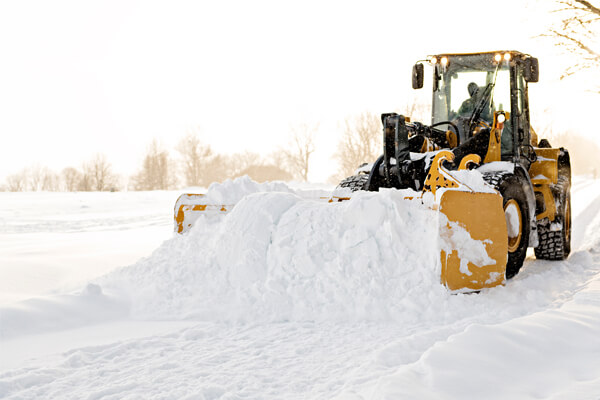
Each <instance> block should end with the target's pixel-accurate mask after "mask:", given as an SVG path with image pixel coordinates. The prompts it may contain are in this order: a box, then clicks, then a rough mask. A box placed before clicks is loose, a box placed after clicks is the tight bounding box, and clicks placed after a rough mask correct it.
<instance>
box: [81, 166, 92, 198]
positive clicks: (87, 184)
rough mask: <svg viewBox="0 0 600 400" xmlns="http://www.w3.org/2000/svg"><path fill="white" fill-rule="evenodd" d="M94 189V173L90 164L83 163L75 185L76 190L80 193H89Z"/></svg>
mask: <svg viewBox="0 0 600 400" xmlns="http://www.w3.org/2000/svg"><path fill="white" fill-rule="evenodd" d="M93 189H94V171H93V168H92V165H91V163H84V164H83V165H82V166H81V175H80V178H79V182H78V183H77V190H79V191H80V192H91V191H92V190H93Z"/></svg>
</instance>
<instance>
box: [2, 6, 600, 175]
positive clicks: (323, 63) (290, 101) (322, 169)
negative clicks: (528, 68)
mask: <svg viewBox="0 0 600 400" xmlns="http://www.w3.org/2000/svg"><path fill="white" fill-rule="evenodd" d="M544 6H545V5H544ZM540 8H542V4H541V2H534V1H529V2H528V3H527V6H526V7H523V6H522V5H521V2H520V1H517V0H511V1H508V2H505V3H503V4H502V7H498V6H493V5H482V4H481V3H480V2H477V1H466V0H463V1H459V2H452V4H449V3H448V2H429V3H427V4H425V2H422V4H404V3H401V2H398V3H392V2H389V3H388V2H369V3H368V4H367V3H364V4H360V3H355V2H341V1H339V2H327V3H325V2H317V1H315V2H311V1H308V2H306V1H304V2H301V3H291V4H288V3H285V4H284V3H282V2H252V3H249V2H242V1H238V2H234V3H231V2H227V3H222V2H192V1H190V2H175V3H173V2H169V3H167V2H142V1H119V2H117V1H110V2H100V1H98V2H80V1H61V2H52V3H48V2H42V1H31V2H30V1H27V2H12V3H8V2H5V3H3V4H2V5H0V37H2V39H0V50H1V52H2V55H3V61H4V62H3V65H2V68H1V71H2V72H1V73H0V110H2V111H1V113H2V118H0V132H1V135H2V138H3V146H2V150H1V152H0V180H4V178H5V177H6V176H7V175H10V174H13V173H16V172H18V171H20V170H21V169H23V168H25V167H28V166H31V165H34V164H39V165H42V166H47V167H49V168H51V169H53V170H55V171H56V172H59V171H60V170H61V169H62V168H64V167H68V166H74V167H79V166H80V165H81V164H82V163H83V162H85V161H88V160H89V159H91V157H92V156H93V155H94V154H95V153H104V154H106V156H107V158H108V161H109V162H110V163H111V164H112V166H113V170H114V172H116V173H119V174H122V175H124V176H130V175H132V174H133V173H135V172H136V171H137V170H138V169H139V167H140V166H141V162H142V158H143V156H144V152H145V150H146V147H147V146H148V145H149V143H150V142H151V141H152V139H153V138H157V139H159V140H160V141H161V142H162V143H163V144H164V145H165V147H167V148H168V149H169V151H170V154H171V155H172V156H175V155H176V153H175V150H174V146H175V145H176V143H177V142H178V141H179V140H180V139H181V138H182V137H183V136H184V135H185V134H186V132H187V131H188V130H190V129H198V130H199V132H200V135H201V138H202V139H203V141H204V142H206V143H208V144H210V145H211V147H212V148H213V150H215V151H216V152H218V153H233V152H241V151H244V150H247V151H252V152H256V153H259V154H261V155H263V156H266V155H267V154H269V153H271V152H273V151H274V150H276V149H277V148H278V147H280V146H283V145H285V144H286V142H287V141H288V138H289V134H290V128H291V126H293V125H295V124H300V123H308V124H314V123H319V131H318V134H317V141H316V145H317V150H316V152H315V154H314V158H313V161H312V165H311V172H310V174H309V178H310V180H311V181H313V182H319V181H324V180H325V179H327V177H329V176H330V175H332V174H333V173H335V172H336V163H335V161H334V160H333V159H332V156H333V154H334V150H335V148H336V145H337V141H338V139H339V137H340V135H341V133H342V128H341V124H342V122H343V121H344V119H345V118H347V117H349V116H352V115H355V114H358V113H361V112H363V111H371V112H374V113H382V112H388V111H394V110H400V109H402V108H403V107H404V106H405V105H406V104H407V103H410V102H412V99H413V97H414V96H415V95H417V93H414V92H413V91H412V89H410V69H411V67H412V64H413V63H414V62H415V61H417V60H419V59H422V58H424V57H425V56H427V55H428V54H435V53H439V52H470V51H490V50H498V49H514V50H519V51H522V52H525V53H530V54H532V55H534V56H536V57H538V58H539V59H540V82H539V83H536V84H532V85H530V97H531V106H532V109H533V112H532V113H533V114H534V115H533V116H532V118H533V121H532V123H533V126H534V127H535V126H536V125H538V126H541V125H543V124H547V123H548V121H539V116H540V115H543V116H544V118H548V119H549V120H551V121H554V123H555V126H556V129H555V131H566V130H571V131H573V132H576V133H578V134H581V135H583V136H585V137H586V138H588V139H591V140H593V141H594V142H595V143H597V144H599V145H600V140H599V139H598V138H597V137H596V136H594V135H593V132H591V130H590V129H589V128H588V127H589V122H588V121H589V119H590V116H593V115H594V112H595V110H596V108H597V105H598V104H599V103H600V102H599V101H598V99H599V98H598V95H594V94H592V93H587V92H585V91H584V89H585V87H584V85H585V84H586V83H589V80H588V81H586V80H585V76H584V75H582V77H581V78H579V77H574V78H572V79H566V80H563V81H559V80H558V77H559V76H560V72H561V71H562V70H563V68H564V67H565V66H566V65H568V64H569V62H570V60H569V58H568V57H566V56H564V55H562V54H561V53H560V50H559V49H558V48H556V47H554V46H553V43H552V41H551V39H544V38H536V37H535V36H536V35H539V34H542V33H544V29H545V28H546V27H548V26H549V24H550V20H549V19H548V18H549V14H547V13H545V12H542V11H540V10H539V9H540ZM466 10H471V11H466ZM473 10H477V12H474V11H473ZM516 10H518V12H515V11H516ZM551 17H554V18H558V17H557V16H551ZM489 18H492V20H491V21H490V20H488V19H489ZM494 20H495V21H498V23H497V24H495V23H494ZM495 26H497V27H495ZM418 95H419V96H423V93H418ZM426 95H427V94H426ZM574 99H575V100H574ZM536 110H537V111H536ZM542 111H545V113H544V114H542ZM550 115H555V116H553V117H550ZM536 117H537V118H538V119H536ZM536 121H538V122H536ZM424 122H428V121H424Z"/></svg>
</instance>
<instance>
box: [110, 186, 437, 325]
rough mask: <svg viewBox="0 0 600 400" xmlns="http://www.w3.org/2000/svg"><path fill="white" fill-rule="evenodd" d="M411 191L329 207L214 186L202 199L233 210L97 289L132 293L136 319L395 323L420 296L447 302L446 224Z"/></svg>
mask: <svg viewBox="0 0 600 400" xmlns="http://www.w3.org/2000/svg"><path fill="white" fill-rule="evenodd" d="M224 187H226V188H224ZM265 190H267V191H265ZM241 192H244V193H243V195H242V194H241ZM414 194H415V193H414V192H410V193H406V192H405V191H397V190H388V191H382V192H381V193H378V194H375V193H358V194H356V195H355V196H354V197H353V199H352V201H348V202H342V203H335V204H332V203H327V202H323V201H315V200H313V199H306V198H303V197H302V193H294V192H293V191H292V190H291V189H289V188H287V187H286V186H283V187H282V186H281V185H277V186H271V187H265V186H262V187H261V186H258V185H256V184H254V185H252V184H250V183H249V182H247V180H246V179H240V180H236V181H234V182H227V183H225V184H223V185H213V186H211V188H210V190H209V192H208V193H207V197H208V198H213V197H214V198H215V199H218V201H222V202H224V203H227V202H231V201H232V200H236V201H237V204H236V206H235V208H234V209H233V210H232V211H231V213H229V214H227V215H225V216H212V217H202V218H201V219H200V220H198V221H197V223H196V225H195V226H194V228H193V229H192V230H191V231H190V232H189V233H188V234H186V235H183V236H181V235H176V236H175V237H174V238H173V239H171V240H169V241H167V242H165V243H164V244H163V245H162V246H161V247H160V248H159V249H157V250H156V251H155V252H154V253H153V254H152V255H151V256H150V257H148V258H147V259H144V260H141V261H140V262H138V263H137V264H136V265H134V266H131V267H127V268H124V269H122V270H120V271H117V272H115V273H113V274H111V275H109V276H107V277H105V278H103V279H101V280H100V281H99V283H100V285H102V286H103V287H106V288H107V289H108V290H116V291H118V292H120V293H123V294H126V295H127V296H128V298H129V301H130V303H131V307H132V315H133V316H134V317H135V318H173V317H176V318H194V319H203V320H233V321H237V320H251V321H257V320H262V321H288V320H365V319H366V320H372V319H389V318H393V316H394V315H397V314H398V313H399V312H400V310H403V311H406V308H407V307H406V304H404V302H405V300H406V299H407V298H411V297H412V298H418V297H422V296H421V295H416V294H417V293H427V295H426V296H425V298H430V297H433V298H437V299H439V298H443V297H445V296H446V295H447V294H446V292H445V289H444V288H443V287H441V285H440V284H439V280H440V278H439V273H440V272H439V264H440V263H439V246H440V244H439V243H438V237H439V230H440V226H441V225H443V221H440V220H439V215H438V213H436V212H434V211H432V210H430V209H429V208H427V207H426V206H424V205H422V204H420V203H419V202H417V201H409V200H405V199H404V197H405V196H407V195H413V196H414ZM442 228H443V226H442ZM433 301H435V300H433ZM425 303H426V304H423V307H422V308H421V307H419V308H420V309H419V310H418V312H422V311H425V310H426V308H427V305H428V304H429V302H425ZM415 317H416V315H415Z"/></svg>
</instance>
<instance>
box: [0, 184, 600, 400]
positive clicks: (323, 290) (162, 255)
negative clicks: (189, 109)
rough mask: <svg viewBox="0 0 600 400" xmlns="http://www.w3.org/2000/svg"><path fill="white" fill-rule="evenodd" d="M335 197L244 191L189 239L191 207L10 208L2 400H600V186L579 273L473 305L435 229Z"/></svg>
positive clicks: (579, 242)
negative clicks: (441, 261) (451, 288)
mask: <svg viewBox="0 0 600 400" xmlns="http://www.w3.org/2000/svg"><path fill="white" fill-rule="evenodd" d="M328 189H330V188H327V187H307V186H292V187H291V188H290V187H287V186H285V187H282V186H280V185H268V184H267V185H261V186H259V185H256V184H254V183H252V182H248V181H244V180H242V181H238V182H235V183H232V182H229V183H227V184H226V185H222V186H220V187H218V188H213V192H212V193H213V195H214V196H216V197H218V198H219V199H222V200H223V201H225V200H227V199H235V200H236V201H237V200H239V199H240V198H241V199H242V200H241V201H239V203H238V204H237V205H236V207H235V208H234V210H233V211H232V212H231V213H230V214H228V215H227V216H226V217H217V218H201V219H200V220H199V221H198V223H197V225H196V226H195V227H194V228H193V229H192V230H191V231H190V232H189V233H188V234H186V235H184V236H180V235H173V234H172V229H173V227H172V208H173V205H174V203H175V200H176V198H177V196H178V194H179V193H178V192H152V193H41V194H40V193H0V240H1V241H2V243H3V246H1V247H0V398H8V399H41V398H44V399H46V398H48V399H65V398H66V399H71V398H72V399H138V398H139V399H141V398H144V399H165V398H173V399H265V398H266V399H289V398H296V399H307V398H309V399H312V398H319V399H321V398H322V399H353V400H354V399H457V398H486V399H488V398H492V399H494V398H497V399H507V398H510V399H599V398H600V185H598V182H597V181H596V182H594V181H592V180H590V179H587V178H576V179H575V180H574V184H573V188H572V196H573V219H574V222H573V227H574V228H573V251H572V254H571V256H570V258H569V259H568V260H567V261H565V262H545V261H536V260H535V259H534V257H533V255H531V254H530V255H529V256H528V259H527V261H526V263H525V266H524V267H523V269H522V270H521V273H520V274H519V275H518V276H517V277H516V278H514V279H513V280H511V281H509V282H508V283H507V284H506V285H505V286H502V287H497V288H493V289H488V290H484V291H482V292H481V293H478V294H458V295H452V294H449V293H448V292H447V291H446V290H445V289H444V288H443V287H442V286H441V285H440V284H439V272H438V271H437V270H436V268H437V267H438V266H437V265H436V261H437V257H438V254H437V251H434V250H433V249H434V247H435V245H436V243H434V242H433V241H432V240H430V238H431V236H432V235H433V234H434V233H436V232H437V229H439V224H438V223H437V220H436V217H435V213H433V212H432V211H431V210H429V209H427V208H426V207H420V206H418V205H414V204H413V203H410V204H408V203H406V202H405V201H404V200H403V195H402V193H399V192H397V191H384V192H383V193H381V194H378V195H377V194H373V193H364V194H361V195H358V196H355V197H354V198H353V200H352V201H350V202H343V203H339V204H327V203H323V202H319V201H315V200H316V199H318V198H319V196H321V195H326V194H328V193H329V192H328ZM250 192H261V193H255V194H252V195H249V196H245V197H244V196H241V195H243V194H245V193H250ZM242 197H243V198H242ZM407 226H410V227H411V229H410V230H409V229H406V227H407Z"/></svg>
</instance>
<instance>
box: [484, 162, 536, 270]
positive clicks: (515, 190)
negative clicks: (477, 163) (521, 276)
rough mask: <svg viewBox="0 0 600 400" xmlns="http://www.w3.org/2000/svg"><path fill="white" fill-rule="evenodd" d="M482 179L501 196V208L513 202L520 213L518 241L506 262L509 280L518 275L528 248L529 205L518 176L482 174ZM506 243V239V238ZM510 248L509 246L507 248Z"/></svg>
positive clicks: (529, 227) (506, 173) (505, 173)
mask: <svg viewBox="0 0 600 400" xmlns="http://www.w3.org/2000/svg"><path fill="white" fill-rule="evenodd" d="M484 179H485V180H486V181H487V182H488V183H490V184H491V185H493V186H494V187H495V188H496V190H498V191H499V192H500V194H501V195H502V206H503V207H506V206H507V204H508V203H509V202H511V201H512V200H514V203H513V204H515V203H516V205H518V207H519V211H520V213H521V231H520V239H519V240H518V242H515V243H514V244H513V247H514V249H513V250H512V251H511V249H510V248H509V250H508V253H507V255H508V257H507V262H506V279H510V278H512V277H514V276H515V275H517V274H518V273H519V270H520V269H521V267H522V266H523V262H524V261H525V256H526V255H527V247H528V246H529V232H530V230H531V226H530V225H531V224H530V220H529V205H528V203H527V196H526V195H525V191H524V189H523V182H522V181H521V179H520V178H519V176H517V175H515V174H511V173H508V172H500V173H495V174H484ZM507 241H508V238H507ZM509 247H510V246H509Z"/></svg>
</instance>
